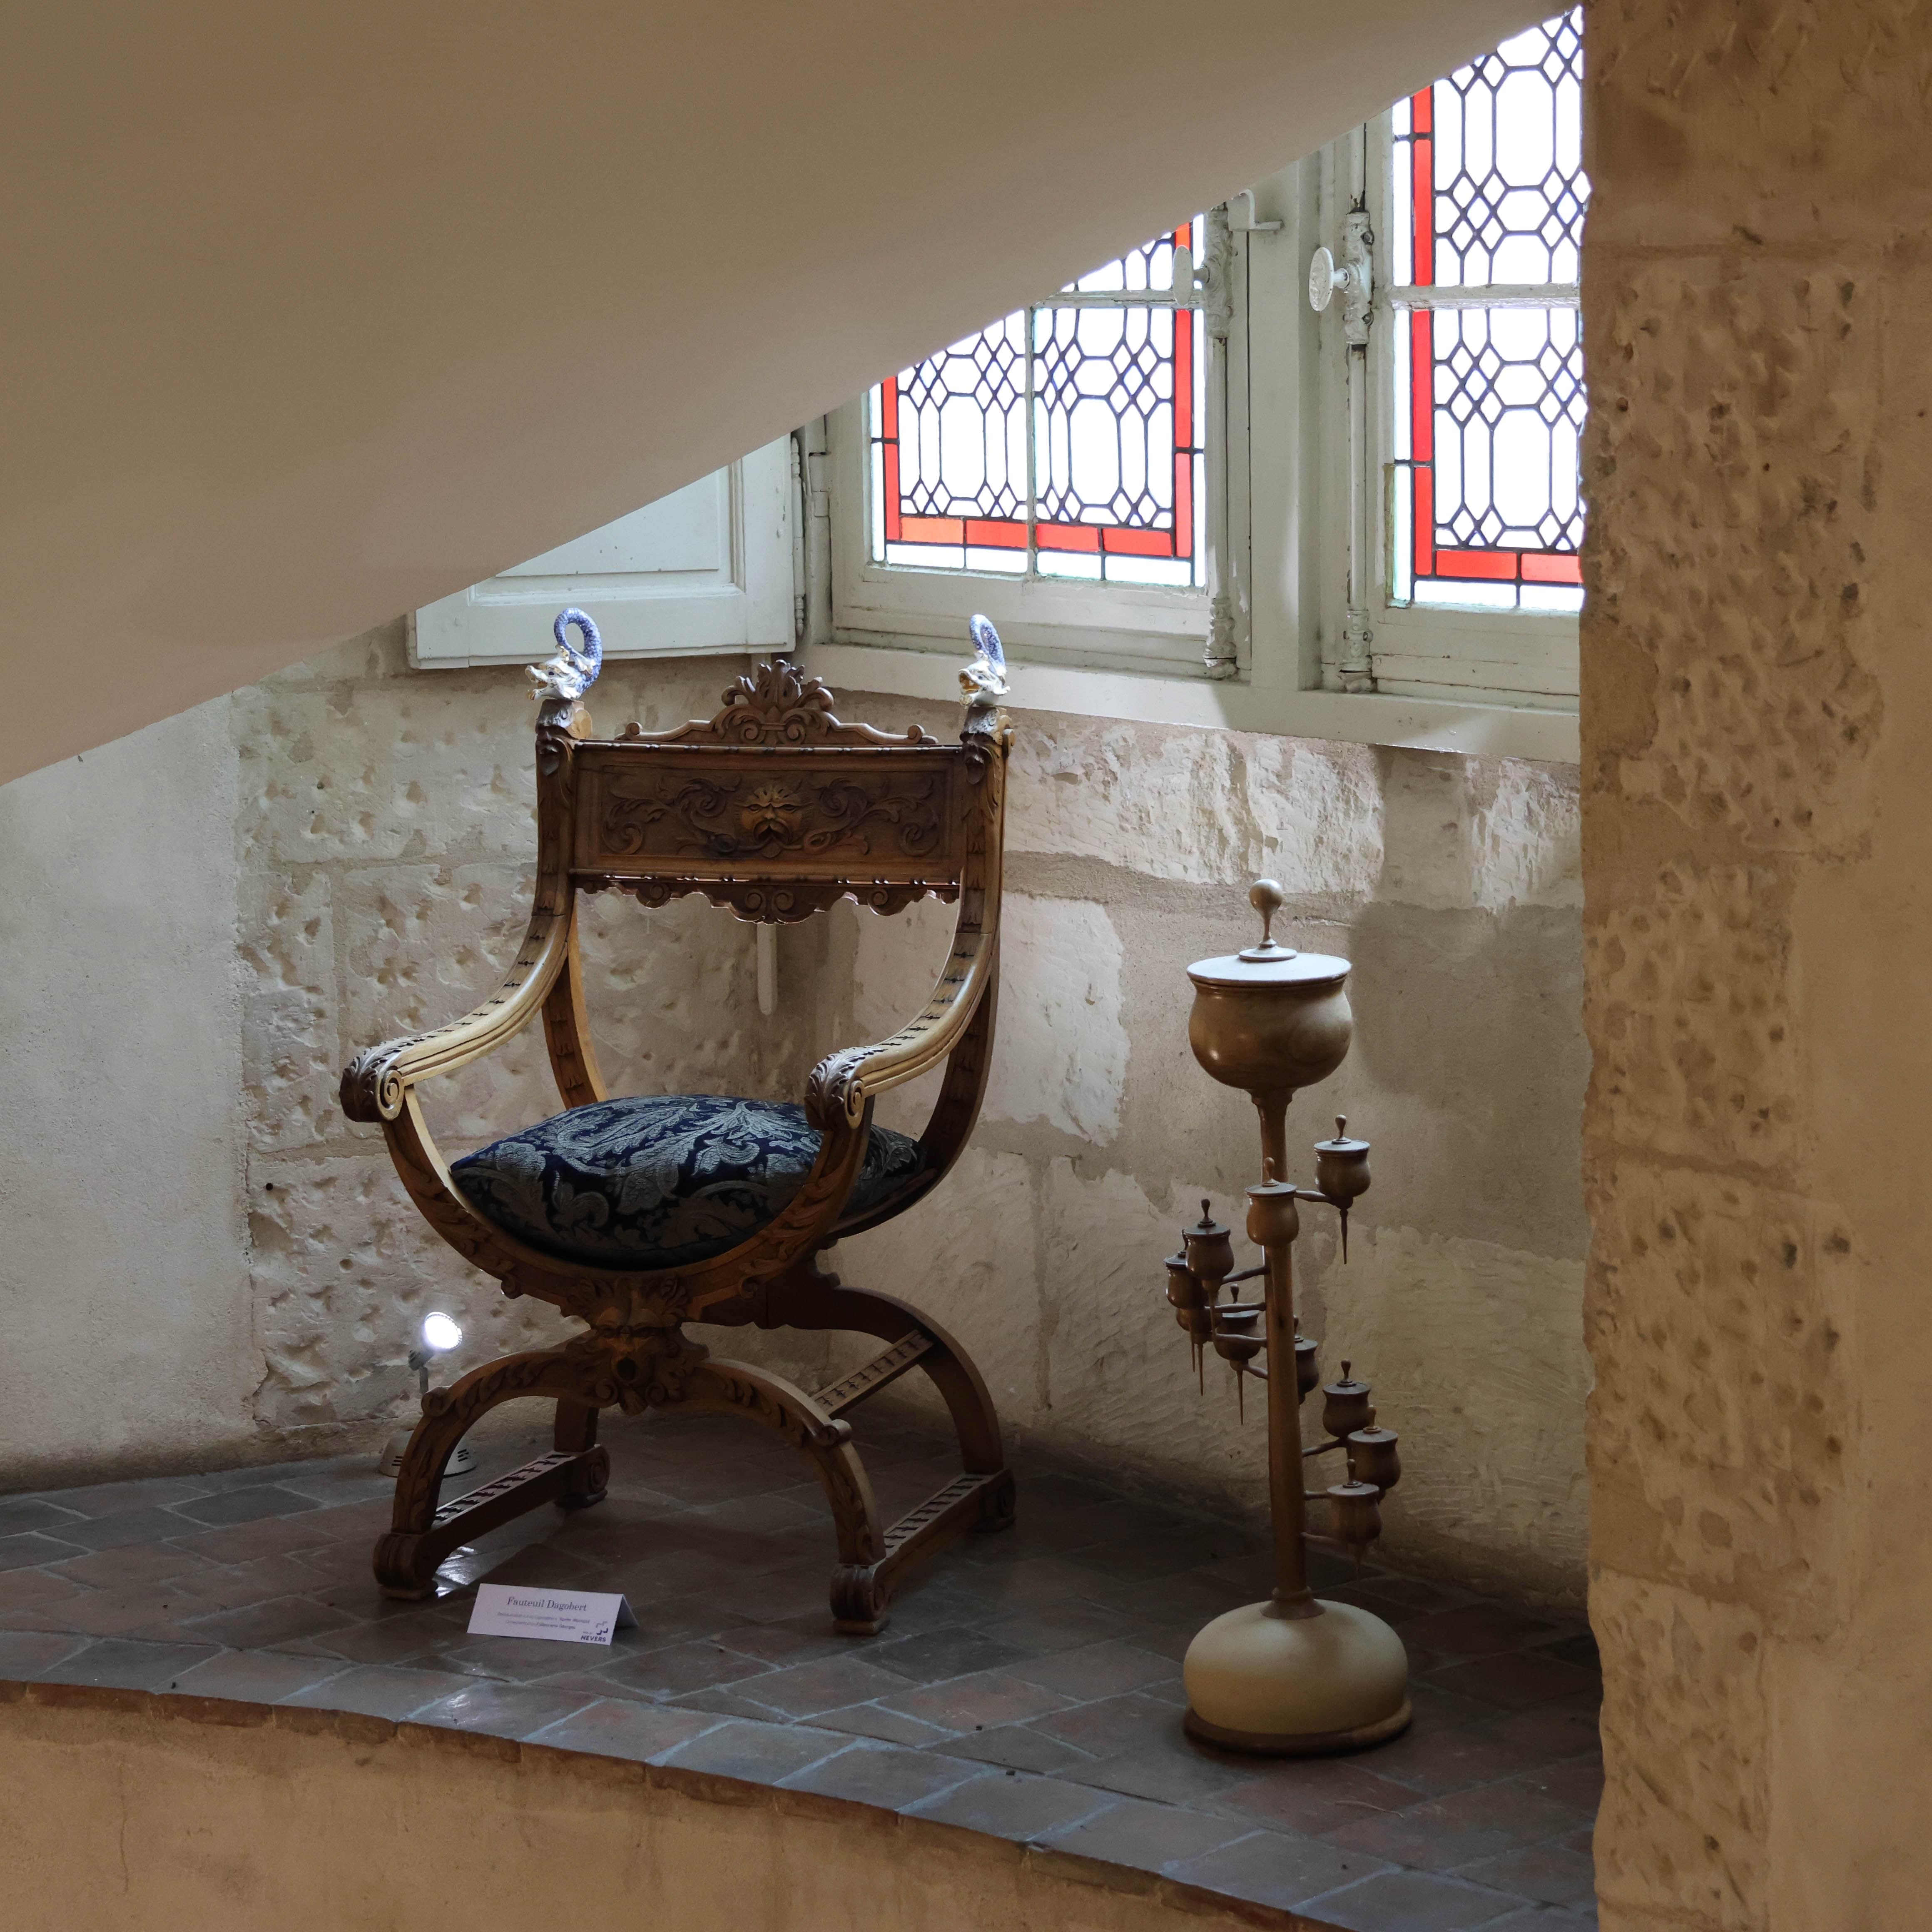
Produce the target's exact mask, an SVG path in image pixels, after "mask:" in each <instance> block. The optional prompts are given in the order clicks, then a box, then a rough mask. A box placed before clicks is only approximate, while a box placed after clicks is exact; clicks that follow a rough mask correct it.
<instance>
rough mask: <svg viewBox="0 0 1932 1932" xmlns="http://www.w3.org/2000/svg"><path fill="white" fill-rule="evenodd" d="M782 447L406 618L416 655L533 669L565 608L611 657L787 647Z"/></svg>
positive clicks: (787, 481) (787, 492)
mask: <svg viewBox="0 0 1932 1932" xmlns="http://www.w3.org/2000/svg"><path fill="white" fill-rule="evenodd" d="M792 589H793V586H792V490H791V439H790V437H780V438H779V439H778V441H777V442H775V443H767V444H766V445H765V446H764V447H763V449H754V450H753V451H752V452H751V455H748V456H745V457H741V458H739V460H738V461H736V463H728V464H727V465H726V466H725V467H724V469H719V470H715V471H714V472H712V474H711V475H709V476H706V477H702V478H700V479H699V480H698V481H697V482H695V483H691V484H687V485H686V486H685V487H684V488H683V489H682V490H676V491H675V492H674V493H673V494H671V495H670V496H664V497H661V498H659V499H658V501H657V502H655V503H647V504H646V505H644V507H643V508H642V509H641V510H633V511H631V514H629V515H628V517H619V518H618V519H617V520H616V522H615V523H606V524H605V525H604V527H603V528H602V529H601V530H592V532H590V533H589V535H587V536H581V537H578V538H576V539H575V540H574V541H572V542H570V543H567V544H560V545H559V547H557V548H556V549H555V550H547V551H545V552H544V554H543V555H542V556H537V557H532V559H530V560H529V562H528V563H520V564H518V565H517V566H516V568H514V570H506V571H504V572H503V574H502V575H501V576H500V577H490V578H489V579H488V580H487V581H486V582H484V583H472V585H471V586H469V589H467V590H461V591H458V592H457V594H456V595H455V596H454V597H445V598H442V599H441V600H440V601H438V602H437V603H434V604H429V605H427V606H426V607H425V608H423V609H422V610H419V611H418V612H417V613H416V621H415V625H414V627H413V651H412V655H413V661H415V662H416V664H419V665H421V666H422V667H425V669H428V668H432V667H436V666H438V665H452V666H454V665H458V664H534V663H535V662H537V661H538V660H539V659H540V658H546V657H547V656H548V655H550V652H551V651H552V650H553V649H554V648H555V646H553V644H552V643H551V641H550V621H551V619H553V618H554V617H555V616H556V613H557V612H558V611H559V610H561V609H562V607H564V606H565V604H577V605H579V606H580V607H581V608H583V610H587V611H589V613H590V615H591V616H592V618H594V619H595V620H596V624H597V628H598V631H600V632H601V634H602V635H603V639H604V652H605V654H606V655H607V656H610V657H613V658H649V657H693V656H698V655H710V654H715V653H718V652H728V651H763V650H786V651H788V650H790V649H792V647H793V618H792Z"/></svg>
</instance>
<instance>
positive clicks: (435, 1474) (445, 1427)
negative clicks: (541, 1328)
mask: <svg viewBox="0 0 1932 1932" xmlns="http://www.w3.org/2000/svg"><path fill="white" fill-rule="evenodd" d="M685 1346H688V1345H685ZM535 1397H552V1398H553V1399H554V1400H556V1435H555V1437H554V1441H555V1444H556V1447H555V1448H553V1449H552V1450H551V1451H550V1452H549V1453H548V1454H545V1455H543V1456H539V1457H537V1458H536V1459H535V1460H534V1461H532V1462H529V1463H525V1464H524V1465H523V1467H522V1468H520V1469H513V1470H511V1472H509V1473H508V1475H504V1476H500V1477H498V1478H496V1480H495V1481H493V1482H490V1483H486V1484H483V1485H482V1487H481V1488H479V1489H475V1490H471V1491H470V1492H469V1493H468V1494H467V1495H466V1496H458V1497H457V1498H455V1499H454V1500H453V1501H452V1502H447V1503H439V1502H438V1500H437V1497H438V1493H439V1491H440V1488H441V1486H442V1481H443V1471H444V1469H445V1467H446V1466H447V1464H448V1463H449V1458H450V1457H451V1455H452V1454H453V1453H454V1452H455V1448H456V1445H458V1443H459V1442H460V1441H461V1440H462V1439H463V1436H465V1435H466V1433H468V1432H469V1430H470V1429H472V1427H474V1426H475V1424H476V1422H477V1421H478V1419H479V1418H481V1417H482V1416H483V1415H486V1414H487V1413H488V1412H489V1411H490V1410H491V1409H494V1408H496V1406H498V1405H499V1403H505V1402H514V1401H517V1400H520V1399H526V1398H535ZM607 1404H614V1405H616V1406H619V1407H621V1408H622V1409H625V1410H626V1411H627V1412H630V1413H631V1414H638V1413H641V1412H643V1411H644V1410H646V1409H659V1410H661V1411H663V1412H664V1413H666V1414H668V1415H679V1414H683V1415H694V1414H708V1415H739V1416H743V1417H745V1418H746V1419H748V1420H749V1421H754V1422H757V1423H760V1424H763V1426H764V1427H766V1428H767V1429H769V1430H772V1431H773V1432H774V1433H775V1434H777V1435H778V1436H781V1437H782V1438H783V1439H784V1441H785V1442H788V1443H789V1444H790V1445H791V1446H792V1448H794V1449H796V1450H797V1451H799V1453H800V1454H802V1455H804V1456H805V1457H807V1458H808V1460H810V1461H811V1464H812V1466H813V1467H814V1470H815V1471H816V1472H817V1476H818V1479H819V1481H820V1484H821V1485H822V1486H823V1489H824V1491H825V1496H826V1502H827V1503H828V1504H829V1505H830V1508H831V1510H832V1523H833V1526H834V1529H835V1535H836V1537H837V1541H838V1567H837V1568H836V1569H835V1571H834V1572H833V1581H832V1613H833V1615H834V1616H835V1618H836V1619H837V1620H838V1625H839V1628H841V1629H842V1630H853V1631H873V1630H876V1629H877V1628H879V1627H880V1622H881V1620H882V1618H883V1610H884V1601H885V1599H884V1594H883V1592H882V1591H881V1590H880V1589H877V1588H875V1585H876V1584H877V1580H878V1577H879V1573H880V1570H881V1567H882V1565H883V1564H884V1563H885V1562H886V1559H887V1558H888V1556H889V1555H890V1550H889V1547H888V1543H887V1539H886V1538H885V1537H884V1536H883V1535H881V1533H880V1527H879V1517H878V1509H877V1505H876V1504H875V1503H874V1501H873V1499H872V1487H871V1482H870V1481H869V1480H868V1478H867V1476H866V1474H865V1465H864V1464H863V1463H862V1462H860V1460H859V1456H858V1452H857V1451H856V1450H854V1449H853V1447H852V1445H851V1435H852V1430H851V1426H850V1424H847V1423H844V1422H840V1421H836V1420H835V1419H834V1418H832V1417H830V1416H829V1415H826V1412H825V1411H824V1410H823V1409H822V1408H821V1407H820V1406H819V1405H818V1404H817V1403H814V1401H813V1400H812V1399H811V1397H809V1396H808V1395H806V1394H805V1393H804V1391H802V1390H801V1389H799V1388H795V1387H794V1386H793V1385H792V1384H791V1383H790V1382H786V1381H784V1380H783V1379H781V1377H778V1376H770V1375H766V1373H764V1372H763V1370H758V1369H754V1368H752V1367H750V1366H749V1365H748V1364H745V1363H742V1362H730V1361H703V1360H700V1359H697V1358H696V1356H695V1352H692V1354H691V1355H689V1356H686V1357H683V1358H679V1357H676V1356H671V1357H670V1358H668V1359H667V1360H663V1361H656V1362H650V1361H649V1360H648V1358H646V1367H644V1368H643V1369H641V1370H640V1367H638V1364H637V1361H636V1360H635V1359H634V1358H626V1357H623V1356H619V1357H617V1358H616V1359H615V1360H614V1361H613V1360H612V1359H610V1358H607V1357H605V1356H604V1355H601V1354H600V1353H597V1352H589V1351H586V1350H585V1349H583V1346H582V1345H581V1344H578V1345H574V1346H571V1347H568V1348H564V1349H544V1350H540V1351H538V1352H533V1353H531V1354H528V1355H509V1356H506V1357H505V1358H504V1359H503V1360H502V1361H499V1362H493V1363H490V1364H487V1366H486V1367H482V1368H480V1369H475V1370H471V1372H470V1373H469V1374H468V1375H466V1376H463V1378H462V1379H460V1381H458V1382H457V1383H456V1384H455V1385H454V1386H453V1387H452V1388H449V1389H446V1390H443V1389H439V1390H434V1391H431V1394H430V1396H429V1397H428V1399H427V1400H425V1404H424V1412H423V1418H422V1421H420V1422H419V1423H418V1424H417V1425H416V1431H415V1433H413V1435H412V1436H410V1444H409V1448H408V1449H407V1451H405V1452H404V1457H403V1466H402V1470H401V1473H400V1475H398V1478H397V1481H396V1507H395V1515H394V1517H393V1518H392V1523H391V1527H390V1529H389V1531H388V1532H387V1533H386V1535H383V1538H381V1539H380V1541H378V1543H377V1546H376V1559H375V1568H376V1580H377V1583H380V1585H381V1586H382V1588H383V1590H384V1591H385V1592H386V1593H387V1594H388V1595H391V1596H393V1597H401V1598H423V1597H427V1596H429V1595H432V1594H434V1590H435V1587H436V1568H437V1565H438V1564H439V1563H440V1562H442V1561H443V1559H444V1558H445V1557H446V1556H448V1555H449V1553H450V1551H451V1550H454V1549H455V1548H456V1547H458V1545H459V1544H463V1543H466V1542H468V1541H470V1540H471V1539H472V1538H475V1537H478V1536H480V1535H483V1534H484V1533H485V1532H487V1531H489V1530H491V1529H496V1527H497V1526H499V1525H500V1524H502V1523H507V1522H508V1521H510V1520H511V1519H512V1518H513V1517H517V1516H520V1515H522V1514H524V1512H525V1511H529V1510H532V1509H534V1508H537V1507H538V1505H540V1504H542V1503H545V1502H557V1503H559V1504H561V1505H563V1506H564V1507H565V1508H585V1507H586V1506H588V1505H589V1504H591V1503H594V1502H598V1500H600V1499H601V1497H602V1496H603V1494H604V1488H605V1485H606V1484H607V1482H608V1481H609V1478H610V1455H609V1452H608V1451H606V1450H604V1449H603V1448H599V1447H598V1444H597V1440H596V1436H597V1415H598V1409H599V1408H600V1407H601V1406H604V1405H607Z"/></svg>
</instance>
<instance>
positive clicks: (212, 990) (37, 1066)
mask: <svg viewBox="0 0 1932 1932" xmlns="http://www.w3.org/2000/svg"><path fill="white" fill-rule="evenodd" d="M228 708H229V707H228V701H227V700H226V699H222V700H217V702H216V703H213V704H208V705H204V706H202V707H201V708H200V709H198V710H196V711H193V712H188V713H187V715H184V716H182V717H179V718H170V719H169V720H167V721H166V722H164V723H162V724H154V725H151V726H149V727H148V729H146V730H143V731H139V732H136V733H135V734H134V735H133V736H131V737H127V738H123V739H119V740H118V741H117V742H115V743H113V744H112V745H107V746H106V747H104V748H103V749H101V750H100V751H90V752H89V753H87V754H86V755H85V756H83V757H79V758H75V759H71V760H68V762H67V763H65V764H62V765H56V766H50V767H49V768H48V769H46V770H43V771H40V772H34V774H32V775H31V776H29V777H27V778H20V779H17V780H16V781H14V782H13V784H10V785H7V786H5V787H0V868H4V877H0V1091H4V1094H5V1103H4V1105H0V1225H4V1226H5V1231H6V1232H5V1239H4V1241H0V1334H4V1335H5V1348H4V1351H0V1364H4V1366H0V1385H4V1391H5V1393H4V1397H0V1489H5V1488H18V1487H31V1486H33V1485H34V1484H37V1483H41V1482H50V1481H73V1482H81V1481H87V1480H89V1478H90V1477H91V1476H93V1475H107V1474H110V1473H113V1472H118V1471H119V1470H121V1469H126V1468H130V1467H154V1466H174V1467H177V1468H178V1467H182V1466H187V1465H190V1464H193V1463H197V1462H217V1463H218V1462H221V1461H224V1460H229V1461H232V1460H236V1453H237V1448H238V1445H239V1444H241V1443H242V1442H245V1441H246V1440H247V1439H248V1437H249V1436H251V1434H252V1430H251V1426H250V1424H249V1421H248V1403H249V1396H250V1393H251V1391H252V1390H253V1388H254V1385H255V1382H256V1380H257V1373H258V1371H257V1354H256V1350H255V1346H254V1322H253V1310H252V1309H251V1297H250V1291H249V1280H248V1258H247V1253H246V1250H245V1244H244V1206H243V1202H244V1157H245V1137H244V1133H243V1129H242V1027H241V1004H242V987H241V976H240V974H239V969H238V962H237V961H236V953H235V930H236V868H235V859H234V837H235V817H236V805H237V769H236V763H237V761H236V754H235V751H234V747H233V743H232V742H231V741H230V739H229V731H228V715H227V714H228Z"/></svg>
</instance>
